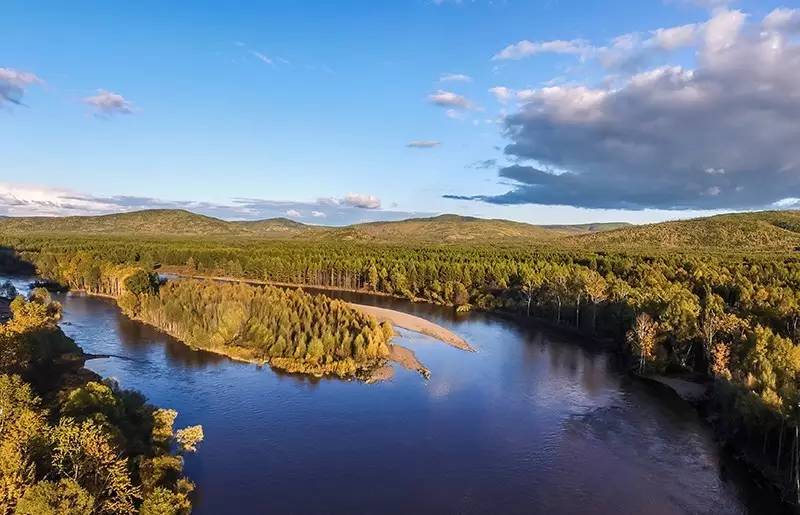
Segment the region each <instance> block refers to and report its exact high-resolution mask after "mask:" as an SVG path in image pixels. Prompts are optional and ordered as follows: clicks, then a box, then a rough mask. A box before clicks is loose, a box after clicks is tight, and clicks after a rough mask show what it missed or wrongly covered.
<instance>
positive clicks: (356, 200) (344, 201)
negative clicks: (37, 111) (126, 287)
mask: <svg viewBox="0 0 800 515" xmlns="http://www.w3.org/2000/svg"><path fill="white" fill-rule="evenodd" d="M380 207H381V201H380V199H379V198H378V197H376V196H374V195H369V194H364V193H349V194H347V195H345V196H344V197H342V198H321V199H317V200H315V201H310V202H302V201H282V200H270V199H258V198H234V199H232V200H231V201H230V202H228V203H213V202H190V201H179V200H164V199H159V198H152V197H138V196H131V195H115V196H107V197H104V196H98V195H91V194H86V193H79V192H75V191H71V190H68V189H60V188H50V187H45V186H34V185H25V184H14V183H4V182H0V216H75V215H101V214H108V213H119V212H127V211H138V210H142V209H187V210H190V211H193V212H196V213H202V214H205V215H209V216H214V217H218V218H223V219H227V220H260V219H264V218H276V217H289V218H292V219H295V220H298V221H301V222H305V223H325V224H329V225H347V224H352V223H359V222H371V221H378V220H401V219H404V218H410V217H414V216H423V215H429V214H430V213H414V212H407V211H399V210H382V209H380Z"/></svg>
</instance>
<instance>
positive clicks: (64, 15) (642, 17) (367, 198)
mask: <svg viewBox="0 0 800 515" xmlns="http://www.w3.org/2000/svg"><path fill="white" fill-rule="evenodd" d="M797 84H800V1H793V0H781V1H772V0H758V1H753V0H740V1H726V0H635V1H634V0H626V1H623V0H535V1H534V0H529V1H522V0H492V1H489V0H473V1H469V0H461V1H456V0H406V1H393V2H392V1H386V2H370V1H355V0H344V1H337V2H300V1H294V2H290V1H271V2H263V1H260V2H259V1H250V2H248V1H241V2H225V1H210V0H195V1H193V2H181V1H177V0H174V1H173V0H139V1H137V2H104V1H81V0H76V1H73V2H69V3H66V2H62V1H38V0H5V1H4V2H3V9H2V12H0V215H9V216H24V215H81V214H102V213H111V212H119V211H130V210H136V209H145V208H185V209H190V210H192V211H196V212H200V213H204V214H209V215H213V216H218V217H221V218H226V219H258V218H270V217H276V216H283V217H288V218H291V219H294V220H297V221H300V222H304V223H313V224H325V225H342V224H349V223H356V222H363V221H371V220H392V219H402V218H408V217H412V216H431V215H436V214H440V213H458V214H463V215H472V216H482V217H491V218H508V219H513V220H519V221H524V222H531V223H540V224H549V223H584V222H598V221H630V222H635V223H638V222H651V221H661V220H667V219H676V218H687V217H693V216H700V215H705V214H713V213H719V212H727V211H740V210H752V209H771V208H794V207H800V145H799V144H798V143H797V142H798V141H800V88H798V87H797Z"/></svg>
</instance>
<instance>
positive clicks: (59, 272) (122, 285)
mask: <svg viewBox="0 0 800 515" xmlns="http://www.w3.org/2000/svg"><path fill="white" fill-rule="evenodd" d="M36 263H37V268H38V269H39V271H40V273H41V274H42V275H44V276H45V277H47V278H50V279H53V280H55V281H58V282H59V283H62V284H65V285H67V286H69V287H70V288H75V289H80V290H85V291H87V292H89V293H93V294H99V295H107V296H110V297H113V298H115V299H116V300H117V303H118V304H119V306H120V308H122V310H123V312H125V314H127V315H128V316H130V317H131V318H135V319H137V320H140V321H143V322H145V323H148V324H150V325H152V326H155V327H157V328H159V329H161V330H163V331H164V332H166V333H168V334H170V335H172V336H174V337H175V338H177V339H179V340H181V341H183V342H184V343H187V344H188V345H191V346H192V347H195V348H199V349H204V350H209V351H213V352H217V353H220V354H225V355H227V356H230V357H233V358H236V359H241V360H246V361H251V362H256V363H269V364H270V365H271V366H273V367H275V368H279V369H282V370H285V371H288V372H298V373H305V374H313V375H316V376H322V375H328V374H330V375H336V376H339V377H342V378H344V377H355V376H359V377H366V376H367V375H368V373H369V371H370V370H372V369H375V368H376V367H378V366H380V365H382V364H383V363H384V362H385V359H386V356H387V355H388V354H389V347H388V345H389V340H390V339H391V338H392V336H393V329H392V325H391V323H389V322H382V323H378V321H377V320H376V319H375V318H374V317H372V316H369V315H366V314H363V313H361V312H359V311H357V310H355V309H353V308H351V307H350V306H349V305H348V304H347V303H345V302H342V301H338V300H334V299H330V298H328V297H326V296H324V295H310V294H308V293H305V292H303V291H301V290H299V289H294V290H286V289H282V288H277V287H272V286H262V287H256V286H250V285H247V284H241V283H240V284H231V283H220V282H213V281H193V280H181V281H171V282H168V283H167V284H164V285H161V284H160V282H159V280H158V277H157V276H156V275H155V273H154V272H152V265H148V266H147V267H146V268H143V267H142V266H141V264H137V263H136V262H133V263H128V262H123V263H119V264H115V263H112V262H109V261H107V260H105V259H104V258H102V257H101V256H97V255H94V256H91V255H88V254H80V255H78V254H76V255H74V256H72V255H69V254H40V255H39V259H37V260H36Z"/></svg>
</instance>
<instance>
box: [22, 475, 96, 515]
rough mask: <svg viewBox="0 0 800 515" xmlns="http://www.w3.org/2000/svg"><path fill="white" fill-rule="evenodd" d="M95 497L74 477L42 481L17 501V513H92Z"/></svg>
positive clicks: (53, 514) (89, 514) (81, 514)
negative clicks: (56, 480) (55, 481)
mask: <svg viewBox="0 0 800 515" xmlns="http://www.w3.org/2000/svg"><path fill="white" fill-rule="evenodd" d="M95 504H96V503H95V500H94V497H93V496H92V495H91V494H90V493H89V492H87V491H86V490H85V489H83V488H82V487H81V485H79V484H78V483H77V482H76V481H73V480H72V479H62V480H60V481H58V482H57V483H54V482H52V481H40V482H38V483H36V484H35V485H33V486H31V487H30V488H28V489H27V490H26V491H25V494H24V495H23V496H22V498H20V500H19V501H18V502H17V507H16V510H15V511H14V513H15V514H16V515H92V514H93V513H96V511H95Z"/></svg>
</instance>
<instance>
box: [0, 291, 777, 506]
mask: <svg viewBox="0 0 800 515" xmlns="http://www.w3.org/2000/svg"><path fill="white" fill-rule="evenodd" d="M0 280H3V278H2V277H0ZM15 282H16V284H17V285H18V286H19V287H20V288H24V287H25V285H26V283H27V279H24V278H16V279H15ZM326 293H327V294H329V295H335V296H338V297H342V298H345V299H346V300H353V301H357V302H359V303H362V304H374V305H379V306H383V307H389V308H393V309H400V310H403V311H407V312H410V313H412V314H415V315H418V316H422V317H425V318H427V319H429V320H431V321H433V322H436V323H438V324H440V325H442V326H444V327H447V328H449V329H452V330H453V331H455V332H456V333H458V334H459V335H460V336H462V337H464V338H465V339H466V340H467V341H468V342H469V343H470V344H472V345H473V346H474V347H475V348H476V349H477V352H476V353H469V352H463V351H460V350H457V349H454V348H452V347H449V346H447V345H444V344H442V343H439V342H436V341H434V340H431V339H430V338H428V337H425V336H421V335H417V334H414V333H409V332H407V331H402V334H401V335H400V337H399V338H398V340H399V343H401V344H402V345H404V346H407V347H409V348H411V349H413V350H414V352H416V354H417V356H418V357H419V358H420V360H421V361H422V362H423V363H424V364H425V365H426V366H427V367H428V368H430V369H431V372H432V376H431V379H430V380H429V381H425V380H424V379H423V378H422V377H421V376H419V375H418V374H416V373H414V372H410V371H405V370H397V371H396V374H395V377H394V379H393V380H391V381H390V382H386V383H381V384H371V385H368V384H363V383H360V382H356V381H340V380H332V379H331V380H316V379H308V378H303V377H299V376H291V375H286V374H281V373H277V372H275V371H272V370H270V369H269V368H258V367H256V366H253V365H248V364H242V363H235V362H232V361H230V360H228V359H226V358H223V357H219V356H216V355H213V354H209V353H207V352H196V351H192V350H190V349H189V348H187V347H185V346H183V345H182V344H180V343H179V342H177V341H175V340H174V339H172V338H170V337H169V336H166V335H164V334H162V333H160V332H158V331H156V330H154V329H151V328H149V327H147V326H144V325H142V324H140V323H138V322H134V321H131V320H129V319H128V318H126V317H125V316H123V315H122V314H121V313H120V311H119V310H118V309H117V307H116V306H115V304H114V303H113V302H112V301H109V300H107V299H102V298H96V297H87V296H86V295H83V294H79V293H70V294H67V295H59V296H57V297H58V298H59V300H61V301H62V302H63V304H64V318H63V321H62V324H61V325H62V327H63V329H64V331H65V332H66V333H67V334H68V335H69V336H71V337H72V338H74V339H75V340H76V341H77V342H78V344H79V345H81V346H82V347H83V349H84V350H85V351H86V352H87V353H91V354H104V355H105V354H107V355H112V356H113V357H111V358H104V359H94V360H90V361H88V362H87V367H88V368H90V369H92V370H94V371H95V372H97V373H98V374H100V375H102V376H105V377H113V378H115V379H116V380H117V381H119V383H120V384H121V385H122V386H123V387H125V388H134V389H137V390H139V391H141V392H142V393H144V394H145V395H146V396H147V397H148V398H149V399H150V401H151V402H153V403H154V404H157V405H159V406H164V407H171V408H174V409H176V410H178V412H179V416H178V420H177V426H178V427H181V426H183V425H190V424H202V425H203V427H204V430H205V435H206V438H205V441H204V442H203V443H202V444H201V445H200V448H199V452H198V453H197V454H195V455H191V456H189V457H188V458H187V461H186V472H187V474H188V475H189V476H190V477H191V479H192V480H193V481H195V482H196V483H197V486H198V500H197V504H196V510H195V513H198V514H218V513H237V514H248V513H265V512H270V513H348V514H349V513H382V514H385V513H410V512H413V513H420V514H426V513H437V514H438V513H547V514H556V515H558V514H565V515H566V514H576V513H586V514H615V515H617V514H639V513H642V514H649V515H661V514H664V515H666V514H685V513H698V514H716V513H720V514H723V513H724V514H737V513H742V514H744V513H753V514H763V513H778V509H779V508H778V506H777V504H773V502H772V500H771V498H770V496H769V495H766V494H765V493H764V492H761V491H759V490H758V489H757V488H755V486H754V485H753V484H752V483H751V482H749V481H748V479H747V477H746V475H745V474H744V472H743V471H742V470H741V469H740V467H739V466H738V465H737V463H735V462H734V461H733V460H732V459H730V458H729V457H728V456H727V455H725V454H724V453H721V452H720V451H719V450H718V447H717V445H716V444H715V442H714V440H713V435H712V433H711V430H710V429H709V428H708V427H707V425H705V424H704V423H703V422H702V420H701V419H700V418H699V417H698V415H697V414H696V412H695V411H694V409H693V408H691V407H690V406H688V405H686V404H684V403H683V402H681V401H678V400H676V399H675V398H673V397H672V396H671V395H669V394H666V393H664V392H663V391H661V390H659V389H658V388H656V387H653V386H651V385H647V384H644V383H642V382H640V381H637V380H635V379H632V378H630V377H629V376H627V375H626V374H624V373H623V372H622V371H621V370H619V368H618V366H617V365H616V363H615V360H614V358H613V356H611V355H610V354H608V353H605V352H603V351H597V350H592V349H591V346H590V345H582V344H581V342H580V341H573V340H574V338H573V337H567V336H563V335H560V334H559V333H555V332H553V331H551V330H548V329H546V328H543V327H536V326H531V327H526V326H523V325H521V324H519V323H517V322H514V321H510V320H506V319H503V318H501V317H497V316H493V315H489V314H483V313H469V314H465V315H455V314H454V313H453V312H452V310H449V309H446V308H441V307H436V306H430V305H422V304H410V303H408V302H405V301H401V300H397V299H390V298H385V297H373V296H368V295H361V294H354V293H346V292H343V293H336V294H331V292H326Z"/></svg>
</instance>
